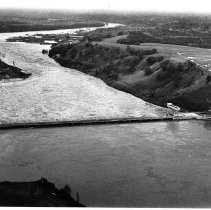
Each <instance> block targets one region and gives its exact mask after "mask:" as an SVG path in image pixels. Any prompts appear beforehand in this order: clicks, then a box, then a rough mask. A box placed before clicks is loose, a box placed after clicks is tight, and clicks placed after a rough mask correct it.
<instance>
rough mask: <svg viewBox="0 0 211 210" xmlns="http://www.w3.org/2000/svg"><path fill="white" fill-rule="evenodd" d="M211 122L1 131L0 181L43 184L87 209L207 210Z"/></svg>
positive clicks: (210, 185) (210, 201)
mask: <svg viewBox="0 0 211 210" xmlns="http://www.w3.org/2000/svg"><path fill="white" fill-rule="evenodd" d="M210 136H211V122H210V121H186V122H185V121H184V122H160V123H139V124H121V125H100V126H82V127H64V128H49V129H46V128H44V129H20V130H10V131H8V130H7V131H0V168H1V170H0V180H16V181H18V180H19V181H23V180H27V181H30V180H36V179H39V178H40V177H47V178H48V179H49V180H50V181H53V182H56V183H57V185H58V186H61V185H64V184H70V185H71V186H72V189H73V192H76V191H78V192H79V194H80V198H81V201H82V202H83V203H85V204H86V205H88V206H189V207H190V206H200V207H201V206H210V205H211V199H210V198H211V182H210V178H211V152H210V151H211V141H210Z"/></svg>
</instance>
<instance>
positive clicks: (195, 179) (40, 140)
mask: <svg viewBox="0 0 211 210" xmlns="http://www.w3.org/2000/svg"><path fill="white" fill-rule="evenodd" d="M33 33H35V32H33ZM7 36H8V35H7ZM10 36H11V35H10ZM0 37H2V38H0V39H1V40H2V41H3V39H4V38H5V37H6V34H2V35H0ZM0 47H1V50H2V51H4V52H6V57H5V58H4V59H5V61H6V62H8V63H10V62H12V59H15V60H16V61H17V65H18V66H19V67H20V68H22V69H23V70H25V71H29V72H33V76H32V78H30V79H29V80H25V81H19V82H9V83H2V84H1V89H0V91H1V94H0V100H1V104H0V108H1V109H0V114H1V120H0V121H1V122H3V121H11V122H16V121H18V120H21V121H23V122H24V121H26V122H27V121H29V120H31V121H33V120H34V121H36V120H37V119H39V120H42V119H43V120H45V119H46V118H47V119H57V118H59V119H60V118H61V117H63V118H62V119H67V118H68V119H69V118H71V117H72V118H73V117H75V116H76V115H74V112H75V113H77V117H79V118H83V117H84V113H88V114H89V115H90V116H92V117H93V115H94V114H96V113H97V114H96V115H97V116H113V115H114V116H117V117H118V116H125V115H127V116H131V115H133V114H134V115H140V114H142V115H143V114H146V113H144V111H145V112H150V113H148V114H149V115H150V114H151V115H152V116H156V115H157V113H158V111H157V107H156V106H152V105H148V104H145V103H144V102H143V101H142V100H140V99H136V98H135V97H133V96H131V95H129V94H126V93H122V92H119V91H116V90H113V89H112V88H109V87H107V86H106V85H105V84H104V83H102V82H101V81H99V80H97V79H95V78H92V77H90V76H87V75H84V74H82V73H80V72H77V71H75V70H67V69H65V68H62V67H60V66H59V65H58V64H56V63H55V62H54V61H53V60H51V59H49V58H48V57H47V56H44V57H43V55H42V54H41V49H42V47H43V46H40V45H34V44H24V43H5V42H1V43H0ZM58 79H62V82H59V81H58ZM49 81H50V82H49ZM44 84H45V85H44ZM78 84H80V85H78ZM83 85H84V87H83ZM55 87H56V88H55ZM90 88H91V90H92V92H93V93H92V94H91V93H90V92H86V91H85V92H84V93H83V91H84V90H87V89H90ZM97 88H98V89H97ZM55 89H56V90H55ZM99 89H100V90H101V92H103V94H102V95H100V93H99V91H98V90H99ZM82 90H83V91H82ZM55 91H57V92H55ZM70 93H71V94H70ZM68 94H69V95H71V97H70V98H68ZM74 94H75V95H74ZM90 94H91V95H90ZM96 94H97V98H95V96H96ZM87 95H89V97H90V98H91V99H90V98H89V101H88V102H87V100H88V99H85V98H86V96H87ZM11 96H12V97H11ZM100 97H101V98H100ZM99 98H100V99H101V100H102V99H104V101H103V102H101V103H102V104H101V103H99V102H98V100H99ZM105 98H106V100H105ZM82 99H83V100H82ZM111 99H112V100H111ZM57 101H58V102H57ZM72 101H74V103H76V102H77V101H79V102H80V103H79V104H76V105H75V106H74V103H73V102H72ZM64 103H65V104H71V103H72V104H71V109H67V107H64V106H63V104H64ZM61 104H62V105H61ZM87 104H88V105H89V106H88V109H87V108H86V106H87ZM91 104H93V108H92V106H91ZM131 104H133V105H131ZM78 105H80V108H78V109H76V108H75V107H77V106H78ZM69 106H70V105H69ZM141 106H142V107H141ZM143 106H144V107H143ZM96 107H98V109H97V110H96ZM137 107H138V108H137ZM146 108H147V110H146ZM143 109H145V110H144V111H143ZM119 110H120V111H119ZM49 113H50V114H49ZM61 113H62V115H61ZM70 113H71V114H70ZM78 113H79V114H78ZM210 136H211V122H210V121H181V122H159V123H158V122H157V123H132V124H115V125H95V126H79V127H77V126H75V127H63V128H62V127H60V128H43V129H34V128H31V129H17V130H15V129H13V130H0V168H1V170H0V181H4V180H7V181H33V180H37V179H39V178H41V177H45V178H47V179H49V181H52V182H55V183H56V185H57V186H58V187H61V186H63V185H64V184H69V185H70V186H71V187H72V190H73V193H74V194H75V193H76V192H78V193H79V195H80V200H81V202H82V203H84V204H85V205H87V206H124V207H126V206H134V207H158V206H160V207H164V206H165V207H166V206H171V207H184V206H187V207H208V206H209V207H210V206H211V182H210V178H211V152H210V151H211V141H210Z"/></svg>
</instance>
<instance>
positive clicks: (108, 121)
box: [0, 113, 211, 129]
mask: <svg viewBox="0 0 211 210" xmlns="http://www.w3.org/2000/svg"><path fill="white" fill-rule="evenodd" d="M183 120H211V117H209V116H204V117H202V116H200V115H197V114H194V113H184V114H180V115H179V114H178V115H175V116H163V117H160V118H156V117H155V118H149V117H131V118H128V117H124V118H108V119H106V118H102V119H88V120H86V119H85V120H72V121H59V120H57V121H48V122H34V123H33V122H27V123H1V124H0V129H17V128H49V127H64V126H83V125H84V126H85V125H87V126H88V125H101V124H124V123H126V124H128V123H147V122H160V121H161V122H162V121H183Z"/></svg>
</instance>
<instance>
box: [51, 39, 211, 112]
mask: <svg viewBox="0 0 211 210" xmlns="http://www.w3.org/2000/svg"><path fill="white" fill-rule="evenodd" d="M114 46H116V45H112V43H111V44H110V45H106V46H103V45H101V43H100V42H99V44H92V43H90V42H88V41H83V42H80V43H79V44H74V45H71V44H56V45H53V46H52V48H51V50H50V52H49V56H50V57H52V58H54V59H55V60H56V61H57V62H59V63H60V64H61V65H62V66H65V67H69V68H74V69H77V70H79V71H82V72H84V73H87V74H89V75H92V76H95V77H98V78H100V79H102V80H103V81H104V82H105V83H107V84H108V85H110V86H112V87H114V88H116V89H118V90H121V91H124V92H128V93H131V94H133V95H135V96H136V97H140V98H142V99H144V100H145V101H148V102H151V103H154V104H157V105H160V106H164V107H166V103H168V102H173V103H175V104H176V105H179V106H180V107H182V108H184V109H186V110H194V111H204V110H208V109H209V107H210V102H209V101H211V100H210V99H211V98H210V95H211V86H210V85H209V84H208V83H209V82H208V81H209V80H210V78H209V77H207V76H208V71H206V70H204V69H203V68H201V67H200V66H198V65H196V64H195V63H193V62H192V61H184V60H183V59H182V60H180V59H178V58H167V57H165V56H164V55H161V54H158V53H157V50H156V49H153V48H152V49H146V50H143V49H141V48H137V47H136V48H135V47H132V46H127V47H126V48H119V47H114ZM205 90H206V91H205ZM192 97H195V98H197V100H193V98H192ZM189 101H191V103H189Z"/></svg>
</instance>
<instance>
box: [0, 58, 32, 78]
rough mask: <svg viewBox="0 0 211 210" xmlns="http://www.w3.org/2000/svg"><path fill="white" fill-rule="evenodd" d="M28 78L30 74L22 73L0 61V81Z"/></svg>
mask: <svg viewBox="0 0 211 210" xmlns="http://www.w3.org/2000/svg"><path fill="white" fill-rule="evenodd" d="M29 76H31V74H28V73H24V72H22V71H21V69H19V68H17V67H15V66H10V65H8V64H6V63H4V62H3V61H1V60H0V80H2V79H12V78H21V79H26V78H28V77H29Z"/></svg>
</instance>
